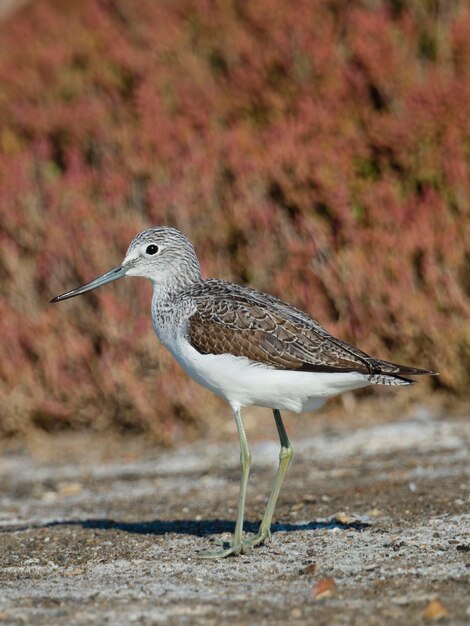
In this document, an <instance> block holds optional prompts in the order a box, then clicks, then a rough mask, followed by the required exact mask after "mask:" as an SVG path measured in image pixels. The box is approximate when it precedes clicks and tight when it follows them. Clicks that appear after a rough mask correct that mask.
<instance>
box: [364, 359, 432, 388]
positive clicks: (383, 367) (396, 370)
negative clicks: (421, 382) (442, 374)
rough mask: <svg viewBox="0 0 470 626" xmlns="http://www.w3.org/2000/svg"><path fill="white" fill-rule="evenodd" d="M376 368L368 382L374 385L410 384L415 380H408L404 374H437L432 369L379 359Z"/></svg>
mask: <svg viewBox="0 0 470 626" xmlns="http://www.w3.org/2000/svg"><path fill="white" fill-rule="evenodd" d="M378 370H379V371H378V372H376V373H374V374H371V375H370V376H369V380H370V382H371V383H374V384H376V385H412V384H414V383H415V382H416V381H414V380H410V379H409V378H406V376H438V372H433V371H432V370H423V369H419V368H417V367H409V366H408V365H398V364H397V363H390V362H389V361H379V362H378Z"/></svg>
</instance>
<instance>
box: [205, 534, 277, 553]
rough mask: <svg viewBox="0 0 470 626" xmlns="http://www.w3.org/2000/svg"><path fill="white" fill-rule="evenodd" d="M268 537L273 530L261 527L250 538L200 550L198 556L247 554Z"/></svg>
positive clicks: (269, 537)
mask: <svg viewBox="0 0 470 626" xmlns="http://www.w3.org/2000/svg"><path fill="white" fill-rule="evenodd" d="M266 539H269V540H271V532H270V531H269V530H261V529H260V530H259V531H258V532H257V533H256V535H254V536H253V537H251V538H250V539H245V540H243V541H242V542H241V543H239V542H237V543H232V544H230V545H229V546H226V547H225V548H222V549H218V550H204V551H203V552H198V553H197V554H196V556H197V557H198V558H200V559H223V558H225V557H226V556H231V555H233V556H237V555H239V554H246V553H247V552H249V551H250V550H252V549H253V548H254V547H255V546H257V545H260V544H262V543H264V542H265V541H266Z"/></svg>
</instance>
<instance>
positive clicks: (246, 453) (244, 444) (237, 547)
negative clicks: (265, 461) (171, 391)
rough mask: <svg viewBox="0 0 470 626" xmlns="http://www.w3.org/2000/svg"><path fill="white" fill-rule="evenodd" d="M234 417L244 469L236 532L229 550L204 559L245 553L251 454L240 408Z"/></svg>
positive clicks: (212, 552)
mask: <svg viewBox="0 0 470 626" xmlns="http://www.w3.org/2000/svg"><path fill="white" fill-rule="evenodd" d="M234 415H235V422H236V424H237V431H238V440H239V442H240V464H241V467H242V476H241V479H240V492H239V495H238V512H237V521H236V524H235V532H234V533H233V539H232V544H231V545H230V546H229V547H228V548H225V549H222V550H209V551H207V552H199V553H198V555H197V556H199V557H201V558H203V559H219V558H222V557H224V556H229V555H230V554H240V552H243V546H244V543H243V519H244V516H245V499H246V487H247V484H248V476H249V474H250V464H251V454H250V449H249V448H248V441H247V438H246V433H245V428H244V427H243V421H242V416H241V413H240V409H239V408H238V409H235V410H234ZM281 423H282V422H281ZM276 497H277V496H276Z"/></svg>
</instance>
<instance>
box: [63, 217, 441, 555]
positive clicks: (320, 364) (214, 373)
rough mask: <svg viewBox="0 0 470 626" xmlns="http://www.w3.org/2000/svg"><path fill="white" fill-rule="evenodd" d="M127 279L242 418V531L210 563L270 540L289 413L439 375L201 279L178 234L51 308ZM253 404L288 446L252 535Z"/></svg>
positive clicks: (151, 237) (182, 354) (251, 293)
mask: <svg viewBox="0 0 470 626" xmlns="http://www.w3.org/2000/svg"><path fill="white" fill-rule="evenodd" d="M123 276H141V277H144V278H148V279H149V280H151V281H152V285H153V295H152V305H151V313H152V322H153V327H154V329H155V332H156V334H157V336H158V338H159V339H160V341H161V342H162V343H163V345H164V346H165V347H166V348H168V350H169V351H170V352H171V353H172V354H173V356H174V357H175V358H176V360H177V361H178V363H179V364H180V365H181V366H182V367H183V369H184V370H185V371H186V373H187V374H189V376H191V377H192V378H193V379H194V380H195V381H197V382H198V383H199V384H201V385H203V386H204V387H206V388H207V389H209V390H210V391H212V392H214V393H215V394H217V395H218V396H220V397H222V398H224V399H225V400H226V401H227V402H228V403H229V404H230V406H231V408H232V411H233V414H234V416H235V422H236V426H237V431H238V439H239V444H240V463H241V479H240V491H239V497H238V512H237V519H236V523H235V530H234V533H233V537H232V541H231V543H230V545H228V546H227V547H224V548H221V549H217V550H210V551H208V552H203V553H200V554H199V556H202V557H205V558H219V557H225V556H228V555H230V554H234V555H235V554H240V553H243V552H245V551H247V550H249V549H251V548H253V547H254V546H256V545H258V544H261V543H263V542H264V541H265V540H266V539H268V538H270V528H271V522H272V518H273V514H274V509H275V507H276V502H277V499H278V496H279V492H280V489H281V485H282V482H283V480H284V477H285V475H286V472H287V470H288V467H289V464H290V462H291V459H292V454H293V452H292V446H291V444H290V442H289V438H288V436H287V433H286V430H285V428H284V424H283V421H282V418H281V413H280V411H281V410H284V409H285V410H289V411H294V412H297V413H299V412H301V411H310V410H312V409H314V408H318V406H320V405H321V404H323V402H324V401H325V400H326V399H327V398H330V397H332V396H336V395H338V394H340V393H343V392H345V391H349V390H352V389H359V388H360V387H367V386H368V385H374V384H378V385H410V384H412V383H413V382H414V381H412V380H410V379H409V378H407V377H408V376H416V375H422V374H429V375H432V374H435V372H432V371H430V370H424V369H418V368H415V367H407V366H405V365H396V364H395V363H390V362H388V361H383V360H381V359H377V358H375V357H372V356H369V355H368V354H366V353H365V352H362V350H359V349H358V348H355V347H354V346H352V345H350V344H348V343H346V342H344V341H342V340H341V339H337V338H336V337H333V336H332V335H331V334H330V333H329V332H328V331H327V330H325V329H324V328H323V327H322V326H321V325H320V324H319V323H318V322H316V321H315V320H313V319H312V318H311V317H310V316H309V315H307V314H306V313H304V312H302V311H300V310H299V309H296V308H295V307H293V306H291V305H290V304H287V303H285V302H283V301H282V300H279V299H278V298H275V297H274V296H271V295H268V294H265V293H262V292H260V291H257V290H256V289H251V288H250V287H245V286H241V285H237V284H234V283H229V282H226V281H224V280H219V279H213V278H212V279H203V278H202V276H201V270H200V266H199V261H198V258H197V255H196V252H195V250H194V247H193V246H192V244H191V242H190V241H189V240H188V239H187V238H186V237H185V236H184V235H183V234H182V233H181V232H180V231H178V230H176V229H175V228H169V227H157V228H150V229H148V230H144V231H143V232H141V233H139V234H138V235H137V236H136V237H135V238H134V239H133V240H132V242H131V244H130V246H129V248H128V250H127V253H126V256H125V258H124V261H123V262H122V265H120V266H119V267H116V268H115V269H112V270H111V271H109V272H107V273H106V274H103V275H102V276H99V277H98V278H96V279H95V280H92V281H91V282H89V283H87V284H85V285H82V286H81V287H77V288H76V289H72V290H71V291H67V292H66V293H63V294H62V295H60V296H57V297H56V298H53V299H52V300H51V302H59V301H61V300H66V299H67V298H73V297H74V296H78V295H80V294H83V293H86V292H88V291H91V290H92V289H96V288H97V287H101V286H102V285H106V284H107V283H110V282H112V281H114V280H117V279H119V278H122V277H123ZM251 405H256V406H261V407H266V408H269V409H272V411H273V414H274V420H275V423H276V427H277V431H278V435H279V441H280V446H281V447H280V454H279V465H278V469H277V473H276V476H275V479H274V483H273V486H272V491H271V494H270V497H269V500H268V503H267V507H266V511H265V513H264V516H263V519H262V521H261V524H260V527H259V530H258V532H257V533H256V534H255V535H254V536H252V537H250V538H245V537H244V534H243V520H244V511H245V496H246V488H247V483H248V475H249V472H250V463H251V454H250V450H249V447H248V442H247V437H246V434H245V429H244V426H243V421H242V416H241V409H242V407H247V406H251Z"/></svg>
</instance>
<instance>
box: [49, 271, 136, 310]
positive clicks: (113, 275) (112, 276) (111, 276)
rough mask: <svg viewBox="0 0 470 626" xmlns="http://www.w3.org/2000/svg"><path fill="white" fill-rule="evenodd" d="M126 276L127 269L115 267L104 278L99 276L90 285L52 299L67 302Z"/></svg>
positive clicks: (87, 284)
mask: <svg viewBox="0 0 470 626" xmlns="http://www.w3.org/2000/svg"><path fill="white" fill-rule="evenodd" d="M125 275H126V268H125V267H115V268H114V269H113V270H110V271H109V272H106V274H103V275H102V276H98V278H95V280H92V281H91V282H90V283H86V285H82V286H81V287H77V288H76V289H72V290H70V291H66V292H65V293H63V294H61V295H60V296H56V297H55V298H52V300H51V302H60V301H61V300H67V299H68V298H74V297H75V296H79V295H80V294H82V293H86V292H87V291H92V290H93V289H96V288H97V287H102V286H103V285H107V284H108V283H111V282H113V280H118V278H122V277H123V276H125Z"/></svg>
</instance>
